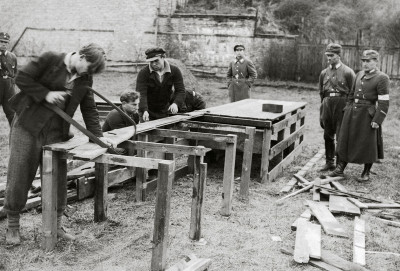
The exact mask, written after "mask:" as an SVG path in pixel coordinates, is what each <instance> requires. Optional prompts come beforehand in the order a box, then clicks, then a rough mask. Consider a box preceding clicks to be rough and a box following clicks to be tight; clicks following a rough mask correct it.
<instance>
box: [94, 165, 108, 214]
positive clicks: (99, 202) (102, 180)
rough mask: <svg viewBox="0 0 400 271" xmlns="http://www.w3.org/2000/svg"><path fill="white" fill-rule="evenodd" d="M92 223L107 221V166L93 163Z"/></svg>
mask: <svg viewBox="0 0 400 271" xmlns="http://www.w3.org/2000/svg"><path fill="white" fill-rule="evenodd" d="M94 167H95V174H96V187H95V190H94V221H95V222H101V221H104V220H107V207H108V206H107V193H108V164H100V163H95V166H94Z"/></svg>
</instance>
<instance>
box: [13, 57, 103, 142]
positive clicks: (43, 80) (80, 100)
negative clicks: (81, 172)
mask: <svg viewBox="0 0 400 271" xmlns="http://www.w3.org/2000/svg"><path fill="white" fill-rule="evenodd" d="M65 55H66V54H64V53H62V54H57V53H54V52H47V53H44V54H42V55H41V56H40V57H39V58H37V59H35V60H33V61H31V62H30V63H28V64H27V65H26V66H24V67H23V68H22V69H21V70H20V71H19V72H18V74H17V77H16V84H17V86H18V87H19V88H20V90H21V92H19V93H17V94H16V95H14V96H13V97H12V98H11V99H10V104H11V106H12V108H13V109H14V110H15V112H16V113H17V114H18V121H19V123H20V125H22V127H24V128H25V129H26V130H28V131H29V132H30V133H31V134H32V135H34V136H37V135H39V133H40V132H41V131H42V129H43V128H44V126H45V125H46V123H47V122H48V121H49V120H50V119H51V118H52V117H54V116H55V114H56V113H54V112H53V111H51V110H50V109H47V108H46V107H45V106H44V105H43V102H45V97H46V95H47V93H49V91H66V88H65V84H66V80H67V75H68V71H67V68H66V65H65V63H64V58H65ZM92 83H93V80H92V77H91V76H88V75H84V76H82V77H79V78H77V79H75V80H74V87H73V89H72V93H71V97H70V98H69V99H68V101H67V103H66V104H65V109H64V111H65V112H66V113H67V114H68V115H69V116H71V117H72V116H73V115H74V113H75V111H76V109H77V108H78V105H80V109H81V112H82V116H83V120H84V122H85V125H86V128H87V129H88V130H89V131H91V132H92V133H93V134H94V135H96V136H98V137H101V136H103V133H102V131H101V127H100V123H99V113H98V111H97V108H96V104H95V101H94V97H93V93H92V92H91V91H90V89H91V86H92ZM62 127H63V128H62V129H63V131H62V135H63V140H68V139H69V138H70V137H71V136H70V135H69V128H70V124H69V123H67V122H66V121H63V124H62Z"/></svg>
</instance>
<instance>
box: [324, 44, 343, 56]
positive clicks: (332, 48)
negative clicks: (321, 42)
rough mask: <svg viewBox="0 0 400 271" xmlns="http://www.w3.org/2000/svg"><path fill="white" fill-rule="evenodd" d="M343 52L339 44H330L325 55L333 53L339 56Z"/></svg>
mask: <svg viewBox="0 0 400 271" xmlns="http://www.w3.org/2000/svg"><path fill="white" fill-rule="evenodd" d="M341 52H342V46H340V44H337V43H329V44H328V46H326V51H325V54H329V53H333V54H338V55H340V53H341Z"/></svg>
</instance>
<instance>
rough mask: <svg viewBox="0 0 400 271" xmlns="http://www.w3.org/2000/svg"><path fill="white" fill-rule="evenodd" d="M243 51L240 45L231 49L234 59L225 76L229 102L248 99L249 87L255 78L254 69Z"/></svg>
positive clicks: (255, 72) (255, 71)
mask: <svg viewBox="0 0 400 271" xmlns="http://www.w3.org/2000/svg"><path fill="white" fill-rule="evenodd" d="M244 50H245V48H244V46H243V45H241V44H238V45H235V46H234V47H233V51H234V52H235V55H236V58H235V60H234V61H232V62H231V63H230V64H229V67H228V72H227V74H226V77H227V79H228V90H229V99H230V101H231V102H236V101H240V100H243V99H248V98H250V91H251V86H252V84H253V83H254V80H255V79H256V78H257V70H256V67H255V66H254V64H253V62H252V61H251V60H250V59H248V58H246V57H245V54H244Z"/></svg>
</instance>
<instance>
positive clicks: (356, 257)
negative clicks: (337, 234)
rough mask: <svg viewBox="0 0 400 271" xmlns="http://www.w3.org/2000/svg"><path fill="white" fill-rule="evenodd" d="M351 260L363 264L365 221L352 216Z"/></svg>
mask: <svg viewBox="0 0 400 271" xmlns="http://www.w3.org/2000/svg"><path fill="white" fill-rule="evenodd" d="M353 262H354V263H357V264H360V265H362V266H364V265H365V221H364V220H363V219H361V218H359V217H357V216H356V217H355V218H354V238H353Z"/></svg>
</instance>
